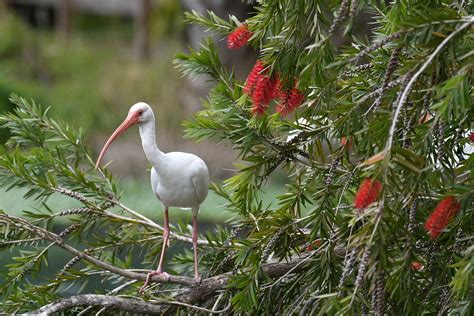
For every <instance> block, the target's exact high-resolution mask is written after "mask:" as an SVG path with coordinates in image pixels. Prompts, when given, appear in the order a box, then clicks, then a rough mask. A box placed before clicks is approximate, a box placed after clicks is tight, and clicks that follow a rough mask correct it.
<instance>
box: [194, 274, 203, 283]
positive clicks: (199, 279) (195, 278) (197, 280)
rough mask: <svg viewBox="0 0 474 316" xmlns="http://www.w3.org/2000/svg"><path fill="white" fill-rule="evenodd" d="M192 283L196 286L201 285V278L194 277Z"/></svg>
mask: <svg viewBox="0 0 474 316" xmlns="http://www.w3.org/2000/svg"><path fill="white" fill-rule="evenodd" d="M194 282H196V283H197V284H199V285H201V283H202V278H201V277H200V276H199V275H198V276H195V277H194Z"/></svg>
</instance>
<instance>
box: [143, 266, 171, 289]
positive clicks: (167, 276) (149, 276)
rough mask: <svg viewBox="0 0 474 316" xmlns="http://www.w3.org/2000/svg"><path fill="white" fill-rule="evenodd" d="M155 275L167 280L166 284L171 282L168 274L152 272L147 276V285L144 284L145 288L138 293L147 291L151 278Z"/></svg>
mask: <svg viewBox="0 0 474 316" xmlns="http://www.w3.org/2000/svg"><path fill="white" fill-rule="evenodd" d="M155 275H162V276H164V277H165V278H166V282H168V281H169V280H170V275H169V274H168V273H167V272H162V271H152V272H150V273H148V274H147V276H146V280H145V283H144V284H143V286H142V287H141V288H140V290H138V293H140V294H141V293H143V291H145V288H146V287H147V286H148V284H149V283H150V281H151V278H152V277H153V276H155Z"/></svg>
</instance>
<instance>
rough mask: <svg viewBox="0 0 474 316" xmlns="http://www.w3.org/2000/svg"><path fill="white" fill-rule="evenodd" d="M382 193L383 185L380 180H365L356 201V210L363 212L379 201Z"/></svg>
mask: <svg viewBox="0 0 474 316" xmlns="http://www.w3.org/2000/svg"><path fill="white" fill-rule="evenodd" d="M381 191H382V183H380V181H378V180H375V181H373V180H371V179H368V178H366V179H364V181H363V182H362V184H361V185H360V187H359V190H358V191H357V193H356V195H355V199H354V206H355V208H356V209H359V210H362V209H364V208H366V207H367V206H369V205H370V204H371V203H373V202H375V201H377V198H378V197H379V194H380V192H381Z"/></svg>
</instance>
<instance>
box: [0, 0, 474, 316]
mask: <svg viewBox="0 0 474 316" xmlns="http://www.w3.org/2000/svg"><path fill="white" fill-rule="evenodd" d="M473 14H474V5H473V4H472V3H470V2H469V1H451V0H450V1H447V0H438V1H408V0H405V1H395V2H392V3H390V4H386V2H385V1H380V2H373V1H356V0H342V1H283V0H266V1H258V2H257V3H256V5H255V10H254V13H253V14H251V15H250V16H249V17H248V18H247V19H246V20H245V21H237V20H236V18H235V17H232V16H231V17H230V18H229V19H222V18H220V17H217V16H216V15H215V14H213V13H212V12H209V13H208V14H207V15H201V14H198V13H196V12H191V13H188V14H187V15H186V20H187V22H190V23H194V24H196V25H197V26H201V27H204V28H206V29H208V30H209V31H210V32H213V33H214V35H215V36H214V37H212V38H211V37H210V38H207V39H204V40H203V43H202V46H201V47H200V48H199V49H198V50H191V51H190V52H188V53H183V54H178V55H177V57H176V64H177V66H178V68H179V69H180V70H181V71H182V72H183V73H184V74H185V75H188V76H191V77H195V76H201V75H204V76H206V78H207V79H210V80H212V81H213V82H214V86H213V87H212V89H211V90H210V91H209V95H208V97H207V98H206V99H205V100H204V101H203V108H204V109H203V110H202V111H200V112H199V113H197V114H196V115H195V116H194V117H193V118H192V119H190V120H189V121H187V122H186V123H185V127H186V136H187V137H188V138H190V139H193V140H195V141H202V140H205V139H212V140H215V141H216V142H224V143H227V144H230V145H232V146H233V148H234V149H235V150H236V151H237V152H238V154H239V158H240V162H239V164H238V165H237V167H238V168H239V170H238V172H237V174H236V175H235V176H233V177H231V178H230V179H227V180H226V181H225V182H224V183H223V184H222V185H219V184H213V185H212V189H213V190H214V191H215V192H216V193H217V194H219V195H220V196H222V197H224V198H225V199H226V200H227V204H226V207H227V209H228V210H229V211H231V212H233V213H234V214H235V218H236V219H235V221H234V222H233V223H232V227H231V228H230V229H228V230H226V229H215V230H212V231H208V232H207V233H206V235H205V237H204V236H201V239H200V241H199V243H200V246H201V247H202V253H203V255H202V256H201V258H200V267H201V269H202V270H203V271H202V272H203V275H204V277H203V280H202V282H201V283H196V282H194V280H193V279H192V278H191V277H177V276H171V277H170V278H169V279H166V278H159V277H155V278H154V281H155V282H154V283H153V285H152V286H150V287H149V288H148V289H147V291H146V292H145V293H144V294H143V295H138V293H137V290H138V288H139V287H140V285H141V284H142V283H143V281H144V280H145V277H146V272H147V271H148V270H147V271H143V270H137V269H136V268H140V267H132V266H131V262H132V260H131V259H130V253H131V252H130V251H131V250H132V249H137V248H138V249H145V250H150V251H149V253H150V257H149V258H148V257H147V258H145V262H144V266H143V267H144V268H146V269H150V268H152V264H151V262H150V261H151V260H153V258H152V257H153V256H155V255H156V253H157V252H158V251H159V249H160V243H159V242H157V241H159V239H160V238H161V232H162V229H161V227H160V226H159V225H157V224H156V223H154V222H153V221H151V220H150V219H148V218H145V217H143V216H142V215H139V213H137V212H135V211H134V210H132V209H131V208H130V207H128V206H126V205H124V204H122V203H121V202H120V198H119V195H118V192H119V190H118V188H117V185H118V184H116V182H115V181H114V179H113V178H112V177H111V175H110V174H109V173H107V170H106V169H104V170H99V171H95V170H93V159H92V153H91V151H90V149H89V148H88V146H87V145H86V144H85V142H84V140H83V138H82V137H81V136H80V135H81V134H78V133H77V132H76V131H74V130H73V129H71V128H70V127H67V126H65V125H62V124H59V123H57V122H55V121H53V120H51V119H49V118H48V116H47V115H46V113H45V112H44V111H43V110H41V109H40V108H39V107H37V106H34V105H31V104H28V102H26V101H25V100H22V99H18V98H14V101H15V102H16V103H17V105H18V108H17V110H16V112H15V113H14V114H10V115H5V116H3V117H2V119H1V121H2V122H3V126H4V127H7V128H10V130H11V134H12V138H11V139H10V141H9V142H8V143H7V146H8V147H9V149H8V150H6V149H2V156H1V158H0V180H1V181H2V183H3V184H5V185H8V186H10V187H28V188H29V191H27V194H26V197H27V198H29V197H35V198H45V197H47V196H49V195H51V194H64V195H67V196H70V197H71V198H73V199H76V200H78V201H79V202H80V203H81V204H82V205H83V206H82V207H81V208H78V209H74V210H65V211H57V210H51V209H49V208H48V206H47V204H44V208H43V209H41V210H37V211H35V212H27V213H25V217H23V218H18V217H14V216H12V215H9V214H8V210H6V211H5V212H2V213H0V222H1V223H2V224H3V226H1V230H2V231H1V233H2V234H1V235H2V236H5V237H4V239H5V240H4V241H2V244H1V247H2V248H1V249H2V250H3V253H2V256H3V255H8V254H9V252H7V251H6V250H7V249H11V248H20V249H22V250H23V251H22V252H21V253H20V255H19V256H18V257H17V258H16V259H15V263H14V264H11V265H10V266H8V267H7V269H4V271H3V273H4V274H5V279H4V280H5V281H4V283H3V284H2V285H1V290H2V295H3V296H4V301H5V304H4V309H5V311H7V312H18V311H23V312H26V311H32V310H35V309H36V311H40V312H45V313H51V312H57V311H63V310H68V311H70V312H75V313H77V312H82V313H86V312H88V311H89V312H90V311H98V310H101V311H102V310H104V309H107V310H111V309H113V308H115V309H119V310H124V311H133V312H142V313H145V312H146V313H165V312H202V313H232V312H234V313H242V314H247V313H252V314H295V313H301V314H302V315H305V314H345V313H348V314H367V313H373V314H376V315H382V314H414V315H416V314H422V313H427V314H434V313H438V314H448V313H452V314H465V315H472V313H473V300H472V295H473V291H474V289H473V285H472V284H473V281H472V275H473V269H474V248H473V246H472V236H473V231H474V225H473V218H474V217H473V214H472V213H473V200H474V183H473V181H472V180H473V175H472V170H474V158H473V157H472V155H468V154H467V153H466V152H465V151H466V146H468V145H469V144H471V143H472V132H471V131H472V129H473V123H472V118H473V117H474V116H473V114H474V110H473V106H472V97H473V88H472V87H473V71H474V69H473V66H474V54H473V53H472V52H473V51H474V35H473V34H474V33H473V32H472V30H473V25H474V16H473ZM361 16H364V17H365V18H366V19H368V20H370V24H371V25H372V26H373V30H372V32H371V33H370V34H369V35H367V34H365V33H363V32H362V31H361V28H362V27H361V23H359V22H358V21H360V17H361ZM219 38H222V40H226V41H227V44H228V47H229V48H230V49H239V47H242V46H243V45H249V46H250V47H252V48H253V49H255V50H256V51H258V52H259V57H258V59H257V60H255V66H254V68H253V69H252V70H251V71H250V73H249V75H248V77H247V78H236V76H235V74H234V72H233V71H232V69H227V68H225V67H224V66H223V64H222V63H221V62H220V59H219V54H218V52H217V50H216V47H215V45H214V41H215V40H219ZM235 67H240V65H235ZM206 78H203V77H199V79H206ZM277 169H280V170H281V172H284V173H286V174H287V176H288V183H287V184H286V185H285V186H284V187H282V190H284V193H283V194H281V195H279V196H275V197H274V200H273V202H272V203H271V204H268V205H267V204H265V203H263V202H262V200H261V195H260V194H259V192H260V191H262V190H265V186H266V183H267V180H268V179H269V177H271V175H272V174H273V173H274V172H275V171H276V170H277ZM70 215H74V217H73V220H74V221H73V223H72V224H71V226H69V227H67V228H66V229H65V230H63V231H61V232H53V231H51V227H52V223H54V221H55V220H56V219H57V218H58V217H60V216H70ZM98 229H100V234H98V233H97V230H98ZM172 237H173V238H174V239H178V240H182V241H184V242H189V241H190V237H189V231H187V228H186V227H185V226H183V227H181V229H180V230H179V232H178V233H175V234H174V235H172ZM72 240H74V241H77V242H80V243H82V244H84V247H80V248H79V247H74V246H71V241H72ZM50 247H60V248H62V249H63V250H65V251H66V252H68V253H70V254H71V257H72V259H71V261H70V262H68V263H67V264H66V265H65V267H64V268H63V269H62V270H61V271H58V273H57V274H56V275H55V276H54V277H52V278H49V279H48V280H47V281H44V282H43V283H41V284H39V285H38V284H33V283H31V282H29V279H28V278H25V276H26V275H30V274H33V275H37V274H39V273H40V272H41V271H42V268H43V266H44V263H45V262H44V260H45V253H46V252H47V251H48V249H49V248H50ZM84 248H85V250H82V249H84ZM127 254H128V255H127ZM171 268H172V269H173V270H175V271H182V272H183V273H186V272H190V271H191V270H192V257H191V254H189V255H180V256H175V257H174V258H173V260H172V263H171ZM92 275H99V276H100V277H101V278H103V279H104V280H112V281H113V282H114V284H115V287H114V288H112V289H108V290H103V291H102V293H96V294H78V295H75V296H74V297H63V296H64V294H61V293H62V292H61V291H60V290H61V289H64V288H65V287H67V286H68V285H69V284H71V283H73V282H75V283H83V282H86V281H87V280H88V278H90V277H91V276H92ZM189 275H191V274H189ZM99 291H100V290H99V289H98V292H99ZM38 294H41V295H38Z"/></svg>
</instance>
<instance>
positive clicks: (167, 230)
mask: <svg viewBox="0 0 474 316" xmlns="http://www.w3.org/2000/svg"><path fill="white" fill-rule="evenodd" d="M164 226H165V227H164V230H163V246H162V247H161V255H160V263H159V264H158V269H156V271H153V272H150V273H148V275H147V276H146V280H145V284H143V286H142V287H141V288H140V291H139V292H140V293H142V292H143V290H145V288H146V287H147V286H148V283H150V280H151V277H153V276H154V275H160V274H166V275H168V274H167V273H166V272H163V259H164V258H165V250H166V246H167V245H169V236H170V224H169V218H168V207H165V225H164Z"/></svg>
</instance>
